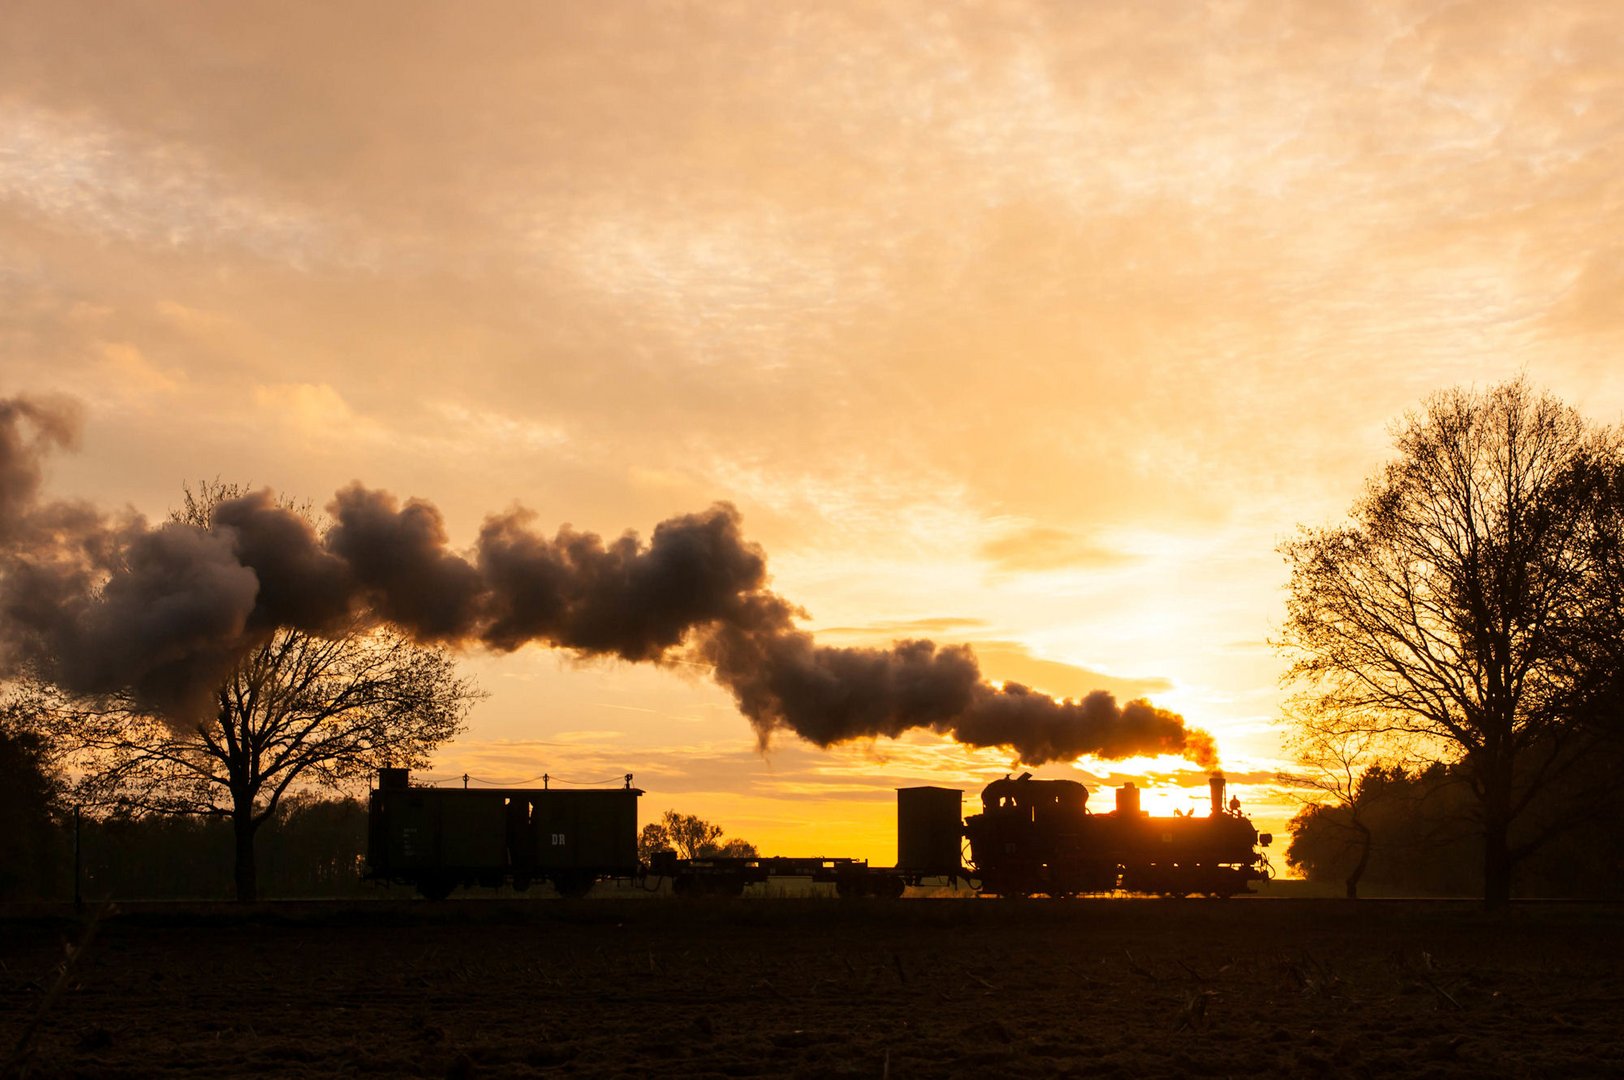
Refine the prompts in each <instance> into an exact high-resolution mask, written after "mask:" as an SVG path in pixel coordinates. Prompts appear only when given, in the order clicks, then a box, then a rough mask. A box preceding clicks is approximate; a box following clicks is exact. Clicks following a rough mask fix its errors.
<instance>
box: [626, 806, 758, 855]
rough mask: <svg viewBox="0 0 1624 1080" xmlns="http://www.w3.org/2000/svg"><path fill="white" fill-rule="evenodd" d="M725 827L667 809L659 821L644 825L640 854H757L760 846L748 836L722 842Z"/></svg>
mask: <svg viewBox="0 0 1624 1080" xmlns="http://www.w3.org/2000/svg"><path fill="white" fill-rule="evenodd" d="M721 840H722V827H721V826H720V825H713V824H711V823H710V822H708V821H706V820H704V819H703V818H700V817H697V816H695V815H693V814H679V813H678V812H677V811H675V810H667V811H666V812H665V813H664V814H662V815H661V816H660V820H659V821H657V822H650V823H649V824H647V825H644V826H643V832H642V834H641V835H640V836H639V837H638V838H637V856H638V858H639V859H641V860H642V861H643V862H644V863H648V862H649V861H650V856H652V855H653V854H654V853H655V852H657V851H675V852H676V853H677V855H678V856H679V857H681V858H684V859H713V858H735V859H749V858H754V857H755V855H756V846H755V845H754V844H752V843H750V842H749V841H746V840H737V839H734V840H729V841H727V842H726V843H722V842H721Z"/></svg>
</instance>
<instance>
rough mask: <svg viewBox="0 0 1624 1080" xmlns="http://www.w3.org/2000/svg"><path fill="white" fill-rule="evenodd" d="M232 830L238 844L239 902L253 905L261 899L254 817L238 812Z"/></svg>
mask: <svg viewBox="0 0 1624 1080" xmlns="http://www.w3.org/2000/svg"><path fill="white" fill-rule="evenodd" d="M231 829H232V833H233V834H234V836H235V838H236V842H237V858H236V865H235V875H234V877H235V880H236V885H237V900H238V902H240V903H245V904H248V903H253V902H254V901H255V900H258V899H259V868H258V866H257V865H256V864H255V861H254V815H253V812H252V811H249V812H248V813H243V812H242V811H240V810H239V811H238V812H236V813H234V814H232V815H231Z"/></svg>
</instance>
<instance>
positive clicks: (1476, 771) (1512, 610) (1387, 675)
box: [1278, 379, 1619, 903]
mask: <svg viewBox="0 0 1624 1080" xmlns="http://www.w3.org/2000/svg"><path fill="white" fill-rule="evenodd" d="M1395 436H1396V439H1395V441H1396V446H1397V450H1398V456H1397V458H1396V459H1395V460H1394V461H1392V462H1391V463H1390V464H1388V465H1387V467H1386V468H1385V469H1384V470H1383V471H1382V473H1381V474H1380V475H1378V476H1377V477H1375V478H1374V479H1372V480H1371V481H1370V482H1369V483H1368V484H1367V487H1366V490H1365V493H1364V495H1363V496H1362V497H1361V498H1359V499H1358V500H1357V501H1356V502H1355V504H1354V506H1353V509H1352V512H1351V515H1350V516H1351V518H1352V521H1351V523H1349V524H1347V525H1344V526H1339V527H1334V528H1320V529H1304V530H1302V531H1300V532H1299V534H1298V536H1297V537H1296V538H1295V539H1293V540H1291V541H1288V542H1287V543H1286V544H1284V545H1283V547H1282V551H1283V553H1284V555H1285V557H1286V559H1287V561H1288V563H1289V564H1290V566H1291V582H1290V591H1289V597H1288V601H1287V619H1286V623H1285V626H1284V630H1283V634H1282V638H1281V640H1280V642H1279V643H1278V644H1279V645H1280V646H1281V647H1282V648H1283V649H1284V650H1285V651H1286V652H1287V653H1288V654H1289V655H1290V656H1291V658H1292V664H1291V666H1290V669H1289V671H1288V673H1287V678H1288V680H1291V681H1293V682H1295V683H1296V684H1297V685H1298V686H1299V687H1300V688H1302V690H1303V696H1302V699H1301V700H1302V701H1303V702H1304V704H1305V706H1306V707H1307V709H1308V710H1309V711H1310V712H1313V713H1315V714H1318V715H1320V716H1322V717H1325V718H1327V720H1328V722H1330V723H1332V724H1333V730H1332V731H1328V732H1326V734H1327V735H1333V734H1335V733H1336V730H1338V729H1336V728H1335V727H1334V726H1335V725H1341V727H1340V729H1339V730H1340V731H1344V732H1348V733H1356V732H1361V731H1362V732H1368V733H1371V734H1373V735H1377V736H1380V737H1382V738H1384V739H1390V740H1392V741H1393V742H1394V743H1395V744H1397V745H1403V746H1405V747H1407V748H1409V749H1410V750H1411V751H1412V752H1414V753H1415V754H1416V755H1418V756H1421V757H1428V758H1432V759H1434V760H1441V759H1445V758H1458V759H1460V764H1461V772H1462V773H1463V775H1464V776H1465V777H1466V778H1467V779H1468V780H1469V782H1470V784H1471V787H1472V791H1473V794H1474V796H1475V799H1476V805H1477V807H1478V810H1479V815H1480V825H1481V828H1482V835H1483V880H1484V884H1483V888H1484V898H1485V900H1487V901H1488V902H1490V903H1503V902H1504V901H1506V900H1508V899H1509V897H1510V894H1511V878H1512V871H1513V867H1514V866H1515V864H1516V862H1517V861H1518V860H1519V859H1521V858H1522V857H1524V856H1526V855H1527V854H1528V853H1529V852H1530V851H1532V850H1533V849H1534V848H1535V847H1537V846H1538V845H1539V844H1540V843H1541V842H1542V841H1543V840H1544V839H1546V838H1547V837H1548V836H1549V835H1550V834H1551V831H1552V829H1553V828H1555V827H1556V826H1555V824H1554V823H1550V822H1547V823H1546V824H1545V825H1542V826H1541V827H1540V828H1539V829H1537V830H1535V831H1533V832H1532V833H1531V834H1526V835H1519V836H1518V837H1517V838H1516V839H1515V841H1514V840H1513V836H1512V828H1513V825H1514V824H1515V823H1517V822H1518V820H1519V816H1520V815H1521V814H1522V812H1523V811H1524V810H1525V809H1526V808H1527V807H1528V805H1529V803H1530V802H1531V801H1532V800H1533V799H1535V798H1536V797H1538V796H1539V795H1541V794H1542V793H1543V792H1545V791H1546V790H1547V789H1548V788H1549V787H1550V786H1551V785H1552V784H1553V782H1554V781H1555V780H1556V779H1557V778H1558V777H1559V776H1560V775H1561V774H1562V773H1563V771H1564V770H1565V769H1567V768H1568V767H1570V766H1571V765H1572V764H1573V763H1574V762H1575V761H1576V760H1578V759H1579V758H1580V757H1582V754H1581V753H1579V746H1580V745H1581V743H1582V740H1583V739H1584V738H1586V737H1588V736H1589V735H1590V733H1591V732H1590V730H1589V728H1588V727H1587V725H1585V724H1583V723H1581V722H1579V717H1578V715H1577V712H1576V702H1577V699H1576V696H1575V694H1576V688H1578V687H1579V686H1580V685H1581V683H1582V682H1583V681H1584V678H1582V676H1585V673H1584V672H1581V671H1580V670H1578V665H1576V663H1575V657H1574V654H1573V650H1572V648H1571V641H1570V636H1569V635H1568V634H1567V633H1565V632H1564V631H1563V627H1564V626H1565V625H1567V624H1568V623H1570V622H1571V620H1572V619H1573V618H1574V617H1576V616H1577V615H1578V614H1579V613H1582V612H1584V611H1586V610H1589V609H1591V608H1592V607H1594V605H1595V597H1594V595H1593V591H1594V588H1595V583H1596V552H1597V550H1598V549H1600V548H1603V547H1606V546H1607V545H1613V546H1614V548H1615V549H1616V544H1617V537H1604V538H1598V537H1596V536H1593V535H1591V532H1590V525H1589V524H1587V522H1591V521H1593V520H1594V519H1593V516H1592V515H1589V514H1587V513H1586V512H1585V511H1584V509H1583V507H1584V506H1585V505H1586V504H1587V503H1588V502H1590V501H1593V496H1592V495H1590V494H1589V491H1590V489H1591V487H1592V486H1593V483H1592V480H1591V479H1590V478H1592V477H1594V476H1597V475H1601V474H1602V473H1603V472H1605V470H1604V469H1602V468H1601V466H1602V465H1604V464H1605V463H1608V462H1614V461H1616V460H1617V459H1618V456H1619V447H1618V442H1617V437H1616V435H1615V434H1614V433H1612V432H1610V431H1606V430H1599V429H1595V428H1592V427H1591V426H1590V425H1588V424H1587V423H1586V422H1585V421H1584V420H1583V419H1582V418H1581V417H1580V416H1579V415H1578V414H1577V413H1575V412H1574V411H1573V410H1571V409H1569V408H1567V407H1565V406H1564V405H1562V404H1561V403H1560V402H1558V401H1557V400H1555V399H1554V398H1552V397H1551V396H1549V395H1546V394H1538V393H1535V392H1534V391H1533V390H1531V389H1530V387H1529V386H1528V385H1527V383H1526V382H1524V381H1523V380H1521V379H1519V380H1516V381H1513V382H1510V383H1507V384H1505V385H1503V386H1499V387H1496V388H1494V389H1492V390H1489V391H1486V392H1483V393H1474V392H1471V391H1466V390H1460V389H1456V390H1450V391H1446V392H1443V393H1440V394H1437V395H1435V396H1433V397H1432V398H1430V399H1429V400H1428V401H1427V403H1426V406H1425V409H1424V411H1423V412H1422V413H1421V414H1419V415H1414V414H1412V415H1409V416H1407V417H1406V418H1405V419H1404V421H1403V422H1402V423H1400V424H1399V425H1398V427H1397V429H1396V431H1395ZM1585 677H1587V676H1585Z"/></svg>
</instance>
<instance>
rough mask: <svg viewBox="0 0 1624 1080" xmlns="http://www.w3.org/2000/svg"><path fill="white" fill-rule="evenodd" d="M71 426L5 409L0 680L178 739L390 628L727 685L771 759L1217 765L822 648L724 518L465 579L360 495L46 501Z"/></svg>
mask: <svg viewBox="0 0 1624 1080" xmlns="http://www.w3.org/2000/svg"><path fill="white" fill-rule="evenodd" d="M77 430H78V429H77V420H76V416H75V415H74V413H73V412H72V410H71V409H68V408H65V407H62V406H56V405H48V404H42V403H40V402H37V401H32V400H28V399H13V400H11V401H3V400H0V674H4V673H6V672H11V671H16V670H18V669H19V668H21V667H23V666H25V665H28V666H32V667H34V668H35V669H37V670H39V671H41V672H43V673H44V674H45V675H46V676H47V677H48V678H50V679H51V680H53V681H55V682H58V683H60V684H61V685H63V686H64V687H66V688H68V689H70V690H73V691H76V692H81V693H105V692H111V691H130V692H133V693H134V694H136V695H137V697H138V698H139V699H140V700H141V701H143V702H144V703H146V704H147V705H148V707H150V708H152V709H154V710H155V711H159V712H161V713H163V714H164V715H167V716H169V717H171V718H172V719H174V720H175V721H176V722H177V723H184V722H187V721H189V720H193V719H195V718H197V717H198V716H200V715H202V714H203V711H204V710H206V709H207V708H208V704H209V701H210V698H211V694H212V691H213V690H214V688H215V687H217V686H218V685H219V684H220V683H221V681H223V679H224V677H225V676H226V675H227V674H228V673H229V672H230V671H231V669H232V667H233V666H234V665H235V664H236V663H237V662H238V660H239V659H240V658H241V657H242V656H244V655H245V654H246V653H247V652H248V651H249V650H250V649H252V648H253V647H254V646H255V645H256V644H257V643H258V642H260V641H262V640H264V637H265V635H267V634H269V633H271V632H272V631H273V630H275V629H276V628H278V627H289V628H295V629H300V630H305V631H309V632H312V633H316V634H331V633H337V632H339V631H340V630H341V629H344V628H348V627H351V626H354V625H355V624H356V621H357V620H362V621H377V622H382V623H388V624H390V625H393V626H395V627H397V628H399V629H400V630H401V631H403V632H404V633H406V634H409V635H410V636H412V637H413V638H414V639H416V640H418V641H421V642H425V643H446V644H452V645H457V646H468V645H476V644H477V645H481V646H483V647H486V648H490V649H494V650H500V651H511V650H513V649H517V648H520V647H522V646H524V645H527V644H532V643H534V644H541V645H545V646H549V647H553V648H561V649H568V650H570V651H572V652H574V653H576V654H577V655H579V656H583V657H600V656H602V657H608V656H614V657H619V658H622V659H625V660H631V661H644V662H661V661H670V660H675V659H679V658H685V657H686V658H694V659H699V660H701V661H703V662H704V663H706V664H708V665H710V666H711V667H712V669H713V670H714V672H715V676H716V679H717V681H718V682H719V683H721V685H723V686H724V687H726V688H727V689H728V690H729V691H730V692H731V693H732V694H733V696H734V698H735V700H736V701H737V702H738V705H739V709H740V711H741V712H743V713H744V715H745V716H746V717H748V718H749V720H750V722H751V724H752V725H753V726H754V728H755V730H756V733H757V736H758V738H759V739H760V741H761V743H762V745H763V746H764V747H765V746H766V745H767V744H768V742H769V741H770V739H771V737H772V736H773V735H774V734H776V733H778V732H780V731H787V732H791V733H793V734H795V735H797V736H799V737H801V738H803V739H806V740H808V741H810V742H813V743H815V744H817V745H819V746H831V745H833V744H835V743H839V742H844V741H847V740H850V739H858V738H872V737H878V736H885V737H888V738H895V737H897V736H899V735H901V734H903V733H904V732H906V731H909V730H912V729H918V728H924V729H929V730H932V731H936V732H939V733H941V734H944V735H948V736H950V737H952V738H954V739H956V740H958V741H959V742H961V743H965V744H967V745H971V746H983V747H1008V748H1009V749H1011V750H1012V751H1013V752H1014V753H1015V755H1016V756H1017V757H1018V758H1019V760H1021V761H1022V762H1024V763H1027V764H1041V763H1043V762H1049V761H1066V760H1072V759H1075V758H1077V757H1080V756H1083V755H1085V754H1089V755H1095V756H1098V757H1105V758H1120V757H1125V756H1129V755H1132V754H1141V753H1180V754H1184V755H1185V756H1187V757H1190V758H1192V759H1193V760H1195V761H1197V762H1199V763H1201V764H1203V765H1208V766H1210V765H1213V764H1216V755H1215V754H1214V750H1213V745H1212V740H1211V739H1210V738H1209V737H1208V736H1207V735H1206V734H1204V733H1202V732H1199V731H1195V730H1193V729H1191V728H1189V727H1187V726H1186V725H1185V724H1184V721H1183V720H1182V719H1181V718H1180V717H1179V716H1178V715H1176V714H1174V713H1170V712H1167V711H1165V710H1161V709H1157V708H1155V707H1154V706H1152V705H1150V704H1149V703H1148V702H1144V701H1132V702H1129V703H1127V704H1126V705H1124V706H1121V707H1119V706H1118V705H1117V703H1116V702H1115V701H1114V700H1113V699H1112V697H1111V695H1109V694H1107V693H1105V692H1103V691H1099V692H1095V693H1093V694H1090V695H1088V696H1087V697H1085V698H1083V699H1082V700H1080V701H1056V700H1055V699H1053V698H1050V697H1048V696H1046V695H1044V694H1041V693H1037V692H1034V691H1032V690H1030V689H1028V688H1026V687H1024V686H1020V685H1018V684H1013V683H1012V684H1008V685H1006V686H1004V687H1002V688H998V687H994V686H992V685H991V684H989V683H988V682H987V681H986V680H985V679H984V678H983V677H982V675H981V671H980V668H979V666H978V665H977V663H976V659H975V656H974V654H973V653H972V652H971V651H970V650H969V649H968V648H967V647H964V646H952V645H950V646H938V645H936V644H934V643H932V642H929V641H904V642H899V643H897V644H896V645H894V646H892V647H891V648H889V649H860V648H831V647H827V646H820V645H818V644H817V643H816V642H815V641H814V640H813V638H812V636H811V635H810V634H809V633H807V632H806V631H804V630H800V629H798V628H797V627H796V619H797V618H799V617H801V616H802V612H800V610H799V609H797V608H796V607H795V606H793V605H792V604H790V603H789V602H788V601H786V600H785V599H784V598H783V597H780V596H778V595H777V594H775V593H773V592H772V591H771V590H769V589H768V588H767V561H766V556H765V554H764V553H763V552H762V550H761V549H760V548H759V547H757V546H756V545H755V544H752V543H750V542H748V541H746V540H745V539H744V536H743V533H742V531H741V528H740V521H739V514H738V512H737V511H736V510H735V509H734V508H733V507H732V506H730V505H728V504H726V503H718V504H717V505H715V506H713V507H711V508H710V509H709V510H706V511H703V512H701V513H696V514H687V515H683V516H681V517H675V518H671V519H670V520H667V521H664V522H662V523H660V524H659V525H658V526H657V527H656V528H655V530H654V533H653V535H652V536H651V537H650V539H649V541H648V542H647V543H646V544H645V543H643V542H642V541H641V540H640V539H639V538H638V537H637V536H636V535H635V534H633V533H627V534H625V535H623V536H621V537H620V538H619V539H617V540H614V541H612V542H605V541H604V540H603V539H601V538H600V537H598V536H595V535H593V534H591V533H584V532H578V531H576V530H573V529H571V528H569V527H568V526H566V527H564V528H562V529H560V530H558V531H557V532H556V533H554V534H553V535H552V536H550V537H549V536H546V535H544V534H542V533H540V532H538V531H536V529H535V528H534V519H533V516H532V515H531V514H529V513H527V512H525V511H513V512H509V513H506V514H501V515H495V516H492V517H490V518H488V519H487V520H486V521H485V524H484V526H483V527H482V528H481V530H480V533H479V538H478V541H477V542H476V544H475V546H474V549H473V551H472V552H471V554H470V556H464V555H462V554H459V553H458V552H456V551H453V550H452V549H451V548H450V547H449V544H448V538H447V535H446V530H445V526H444V522H443V520H442V518H441V516H440V513H439V511H438V510H437V509H436V508H435V507H434V506H433V505H432V504H430V503H427V502H424V501H422V500H419V499H410V500H407V501H406V502H405V503H402V502H400V501H399V500H398V499H396V498H395V497H394V496H393V495H391V494H389V493H388V492H385V491H378V490H374V489H369V488H366V487H363V486H362V485H360V484H359V483H356V484H351V485H350V486H349V487H346V488H344V489H343V490H341V491H339V492H338V493H337V494H336V495H335V496H334V497H333V499H332V501H331V502H330V503H329V504H328V505H327V508H326V509H327V512H328V514H329V515H330V516H331V518H332V525H331V527H330V528H329V529H327V530H326V532H325V533H321V534H318V533H317V531H316V530H315V529H314V528H313V527H312V525H311V523H310V522H309V521H308V520H307V519H306V518H305V517H304V516H303V515H301V514H300V513H298V512H296V511H293V510H290V509H287V508H285V507H281V506H278V505H277V504H276V500H275V498H274V497H273V495H272V494H271V493H270V492H269V491H257V492H251V493H249V494H247V495H243V496H241V497H239V498H234V499H229V500H225V501H222V502H221V503H219V504H218V505H217V506H215V507H214V509H213V511H212V516H211V520H210V523H209V528H207V529H200V528H197V527H194V526H191V525H185V524H177V523H169V524H165V525H162V526H159V527H157V528H151V527H149V526H148V525H147V524H146V523H145V522H144V521H142V520H141V519H140V518H139V517H135V516H133V515H127V516H125V517H123V518H113V517H107V516H104V515H101V514H98V513H96V512H95V511H94V510H92V509H90V508H88V507H86V506H83V505H81V504H70V503H57V502H44V501H42V500H41V499H40V497H39V490H40V485H41V464H42V461H43V458H44V456H45V455H46V454H47V453H49V452H50V451H52V450H53V449H59V448H67V447H71V446H72V445H73V444H74V441H75V438H76V434H77Z"/></svg>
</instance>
